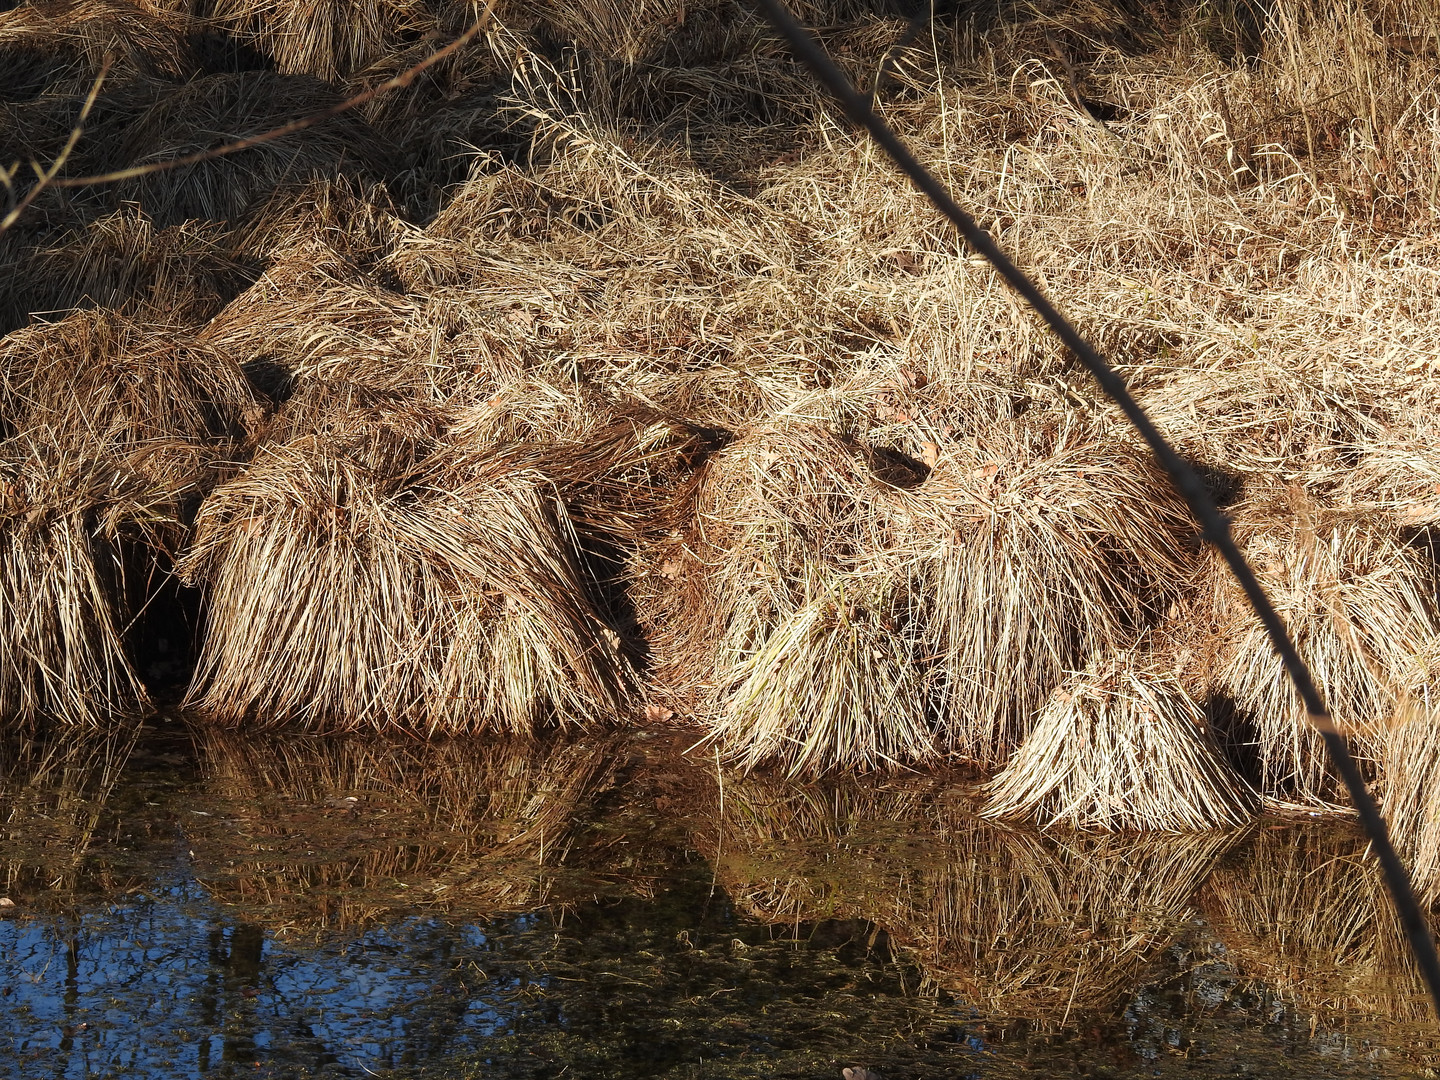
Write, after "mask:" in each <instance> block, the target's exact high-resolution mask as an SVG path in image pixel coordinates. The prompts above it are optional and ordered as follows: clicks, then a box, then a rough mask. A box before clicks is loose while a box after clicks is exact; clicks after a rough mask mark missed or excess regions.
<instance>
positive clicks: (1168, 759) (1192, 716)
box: [986, 653, 1258, 832]
mask: <svg viewBox="0 0 1440 1080" xmlns="http://www.w3.org/2000/svg"><path fill="white" fill-rule="evenodd" d="M1208 727H1209V723H1208V720H1207V718H1206V716H1205V712H1204V710H1203V709H1201V707H1200V705H1199V704H1198V703H1197V702H1196V701H1195V700H1194V699H1193V698H1192V697H1191V696H1190V695H1189V693H1187V692H1186V690H1185V687H1184V686H1183V684H1182V683H1181V681H1180V679H1179V678H1177V677H1176V676H1175V674H1173V673H1172V672H1169V671H1165V670H1163V669H1161V668H1159V667H1158V666H1157V665H1156V663H1155V661H1154V659H1153V658H1145V657H1142V656H1137V655H1135V654H1133V653H1131V654H1123V653H1122V654H1119V655H1111V656H1107V657H1102V658H1100V659H1099V660H1097V661H1096V662H1094V663H1092V664H1091V665H1090V666H1089V667H1087V668H1086V669H1085V671H1083V672H1080V673H1077V674H1076V675H1075V676H1073V677H1072V678H1071V679H1070V680H1069V681H1067V682H1066V683H1065V684H1064V686H1063V687H1062V688H1061V689H1060V690H1057V691H1056V692H1055V695H1054V696H1053V697H1052V698H1051V700H1050V701H1049V703H1048V704H1047V705H1046V706H1045V708H1044V709H1043V710H1041V712H1040V715H1039V717H1038V718H1037V719H1036V721H1035V724H1034V727H1033V728H1032V729H1031V731H1030V734H1029V735H1028V736H1026V738H1025V741H1024V742H1022V743H1021V744H1020V747H1019V749H1018V750H1016V751H1015V754H1014V755H1013V756H1012V757H1011V759H1010V761H1009V763H1008V764H1007V765H1006V766H1005V768H1004V769H1003V770H1002V771H1001V772H1000V773H999V774H998V775H997V776H996V777H995V779H994V780H993V781H992V782H991V783H990V785H989V801H988V803H987V805H986V814H987V815H989V816H994V817H1023V818H1031V819H1034V820H1036V821H1037V822H1038V823H1039V824H1040V825H1042V826H1050V825H1069V826H1074V827H1076V828H1081V829H1086V828H1089V829H1095V828H1098V829H1116V830H1127V829H1128V830H1147V829H1153V830H1160V831H1168V832H1183V831H1188V830H1199V829H1209V828H1224V827H1231V828H1234V827H1237V826H1239V825H1242V824H1244V823H1245V821H1246V820H1247V819H1248V818H1249V817H1250V816H1251V815H1252V814H1253V813H1254V812H1255V810H1256V809H1258V799H1256V798H1255V795H1254V792H1253V791H1251V789H1250V786H1249V785H1248V784H1247V783H1246V782H1245V781H1244V780H1243V779H1241V777H1240V775H1239V773H1237V772H1236V771H1235V770H1234V769H1233V768H1231V767H1230V765H1229V764H1228V763H1227V762H1226V761H1225V760H1224V758H1223V757H1221V756H1220V753H1219V751H1218V749H1217V747H1216V746H1215V743H1214V740H1213V739H1212V738H1211V737H1210V733H1209V730H1208Z"/></svg>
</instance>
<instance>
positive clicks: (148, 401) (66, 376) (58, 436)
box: [0, 312, 256, 725]
mask: <svg viewBox="0 0 1440 1080" xmlns="http://www.w3.org/2000/svg"><path fill="white" fill-rule="evenodd" d="M255 418H256V410H255V404H254V400H253V398H252V397H251V395H250V391H249V388H248V386H247V385H246V384H245V381H244V379H243V377H242V376H241V374H240V372H239V370H238V369H237V368H234V367H233V366H231V365H229V364H227V363H226V362H225V360H224V359H223V358H222V357H220V356H218V355H217V354H215V353H213V352H210V351H208V350H206V349H204V348H201V347H199V346H197V345H195V344H194V343H187V342H185V341H184V340H183V338H181V337H180V336H179V335H178V333H176V332H173V331H172V332H170V333H164V332H156V331H155V330H154V329H153V328H141V327H139V326H137V325H136V324H134V323H133V322H132V321H130V320H128V319H126V318H124V317H123V316H120V315H116V314H114V313H108V312H82V313H77V314H75V315H72V316H71V317H70V318H68V319H65V320H64V321H62V322H59V323H54V324H49V325H40V326H35V327H33V328H31V329H29V330H25V331H17V332H15V333H12V334H10V335H9V336H7V337H6V338H5V339H4V342H3V344H0V520H3V522H4V526H5V527H4V529H3V530H0V549H3V554H4V569H3V573H0V593H3V597H4V608H3V610H4V611H5V612H6V613H7V617H6V618H5V620H4V624H5V625H4V627H3V628H0V655H3V657H4V663H3V666H0V716H4V717H5V718H6V719H7V720H13V719H16V718H19V719H23V720H30V719H34V718H36V717H42V716H45V717H51V718H54V719H58V720H61V721H64V722H67V723H71V724H86V725H99V724H102V723H104V722H105V721H106V720H107V719H108V718H110V717H112V716H124V715H133V714H135V713H137V712H141V711H143V710H144V709H145V708H147V707H148V704H149V697H148V694H147V691H146V689H145V687H144V686H143V684H142V682H141V680H140V678H139V676H138V674H137V673H136V672H135V670H134V668H133V666H132V663H131V660H130V655H129V650H128V648H127V645H126V641H125V635H126V632H127V630H128V628H129V626H130V623H131V622H132V620H133V619H134V618H135V617H136V616H137V615H138V613H139V612H140V611H142V610H143V609H144V607H145V606H146V604H147V603H148V602H149V599H150V598H151V597H152V596H153V595H154V592H155V590H156V589H157V588H159V586H160V583H161V581H162V580H163V577H164V574H163V572H162V571H160V569H159V567H158V566H157V565H156V564H157V563H163V562H166V561H168V558H169V557H170V555H171V554H173V552H174V551H175V550H176V549H177V548H178V546H179V544H180V543H181V540H182V538H183V533H184V527H185V514H186V508H187V505H188V504H189V503H190V502H191V501H192V500H194V499H196V498H198V496H199V495H200V494H201V493H202V492H203V491H204V490H205V489H206V488H207V487H208V486H209V484H210V482H211V481H212V480H213V478H214V475H213V473H212V471H211V469H212V465H213V463H214V462H215V460H216V458H217V457H221V456H223V455H225V454H226V453H227V451H228V450H229V449H230V448H231V446H232V444H233V440H234V439H235V438H236V437H238V435H239V434H240V432H241V430H242V428H243V426H244V425H245V424H246V423H247V422H250V421H253V420H254V419H255Z"/></svg>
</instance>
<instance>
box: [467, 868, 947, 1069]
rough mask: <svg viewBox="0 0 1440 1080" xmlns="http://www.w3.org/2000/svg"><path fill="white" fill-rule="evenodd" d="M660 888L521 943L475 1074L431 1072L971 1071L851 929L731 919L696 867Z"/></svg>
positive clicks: (910, 988) (935, 1021) (904, 971)
mask: <svg viewBox="0 0 1440 1080" xmlns="http://www.w3.org/2000/svg"><path fill="white" fill-rule="evenodd" d="M669 886H670V887H669V888H668V889H667V890H666V891H664V892H663V893H661V894H660V896H659V897H657V898H656V899H655V900H654V901H637V900H628V901H622V902H620V903H616V904H607V905H598V906H593V907H591V906H587V907H584V908H581V909H579V910H578V911H576V912H574V913H572V914H570V915H567V917H566V919H565V921H564V923H563V924H562V925H561V926H560V927H544V928H543V929H542V930H541V931H540V932H537V933H536V934H534V935H533V936H532V941H531V946H532V947H534V948H535V949H536V950H537V952H536V954H535V955H534V959H533V961H532V969H533V971H534V973H535V975H536V976H537V978H536V981H535V982H534V983H532V984H531V985H530V986H529V987H527V989H526V993H528V994H529V995H530V1004H531V1008H530V1009H529V1010H527V1012H526V1013H525V1014H523V1015H522V1016H521V1018H520V1020H519V1021H518V1022H517V1024H516V1026H515V1028H514V1029H513V1030H512V1031H511V1032H510V1033H508V1034H507V1035H506V1036H504V1037H502V1038H498V1039H495V1040H491V1041H490V1042H489V1043H488V1044H487V1046H486V1047H485V1049H484V1052H483V1059H484V1060H483V1063H482V1064H472V1065H469V1066H462V1067H461V1068H459V1069H458V1070H455V1071H454V1072H449V1073H447V1075H452V1076H458V1077H471V1076H474V1077H480V1076H485V1077H505V1078H506V1080H512V1078H513V1080H531V1078H536V1080H538V1078H539V1077H551V1076H557V1075H575V1076H585V1077H596V1078H602V1077H603V1078H608V1077H617V1078H618V1077H642V1076H676V1077H679V1076H684V1077H697V1078H701V1077H722V1076H723V1077H756V1078H759V1077H766V1078H769V1077H815V1076H838V1075H839V1074H840V1069H841V1068H842V1067H843V1066H846V1065H853V1064H856V1063H863V1062H874V1061H877V1060H879V1059H881V1058H882V1057H883V1058H886V1060H887V1063H888V1064H890V1065H892V1066H902V1067H903V1066H905V1065H907V1064H909V1063H919V1062H922V1061H923V1062H925V1063H926V1064H927V1065H929V1066H938V1065H944V1064H948V1065H949V1066H950V1067H951V1068H955V1067H964V1068H966V1069H967V1071H968V1068H969V1067H972V1066H973V1065H974V1064H975V1063H976V1054H975V1052H974V1051H973V1050H972V1049H971V1048H970V1047H969V1046H968V1045H967V1044H966V1043H964V1042H963V1039H960V1040H957V1036H959V1035H962V1034H963V1033H961V1032H959V1031H958V1029H956V1028H955V1027H954V1024H955V1020H956V1018H955V1015H954V1014H953V1013H950V1012H947V1011H946V1010H944V1009H942V1008H941V1007H940V1005H939V1003H938V1002H937V1001H936V1000H934V999H933V998H921V997H917V996H915V989H916V987H917V985H918V981H919V980H918V973H917V972H915V971H914V969H913V968H911V967H910V966H908V965H907V964H904V963H902V962H897V961H896V960H894V959H893V958H892V957H891V956H890V955H889V950H888V949H887V948H886V947H885V946H884V943H883V940H882V941H880V942H879V943H877V944H874V945H872V944H871V943H869V942H868V941H867V930H868V927H866V926H864V925H863V924H854V923H847V922H836V923H827V924H822V925H820V926H818V927H806V928H805V930H804V932H802V933H801V934H799V935H796V936H791V935H787V934H784V933H780V934H777V933H775V932H774V931H773V930H772V929H770V928H768V927H766V926H764V925H763V924H756V923H754V922H751V921H749V920H746V919H744V918H740V917H737V913H736V912H735V911H734V910H733V909H732V908H731V906H730V904H729V903H728V901H727V900H726V899H725V897H724V894H723V893H717V892H715V891H714V889H713V882H712V880H711V877H710V875H709V873H708V871H707V870H705V869H704V868H703V867H701V866H699V865H697V866H696V867H695V869H694V870H693V871H691V872H690V873H688V874H686V875H684V876H683V877H680V878H678V879H674V880H672V881H671V882H670V883H669ZM557 931H558V932H557ZM941 1041H943V1042H945V1043H946V1044H947V1045H946V1047H945V1048H944V1049H929V1048H928V1047H929V1045H930V1044H931V1043H932V1042H934V1043H936V1044H938V1043H939V1042H941ZM567 1069H568V1070H569V1071H568V1072H566V1071H565V1070H567ZM904 1071H905V1072H909V1070H908V1069H907V1070H904ZM887 1075H903V1073H887ZM912 1075H913V1073H912ZM931 1075H952V1073H950V1072H948V1071H947V1072H937V1073H931Z"/></svg>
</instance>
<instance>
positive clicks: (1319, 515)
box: [1215, 493, 1437, 804]
mask: <svg viewBox="0 0 1440 1080" xmlns="http://www.w3.org/2000/svg"><path fill="white" fill-rule="evenodd" d="M1234 514H1235V518H1236V532H1237V535H1238V537H1239V539H1240V541H1241V543H1242V545H1243V548H1244V550H1245V552H1246V554H1247V555H1248V556H1249V558H1250V559H1251V560H1252V562H1253V564H1254V565H1255V566H1256V569H1257V571H1258V573H1259V575H1260V580H1261V582H1262V583H1263V584H1264V585H1265V587H1266V589H1267V591H1268V592H1269V593H1270V597H1271V600H1272V602H1274V604H1275V606H1276V608H1277V610H1278V611H1279V612H1280V614H1281V616H1282V617H1283V618H1284V619H1285V620H1286V622H1287V624H1288V625H1289V628H1290V632H1291V635H1292V636H1293V638H1294V639H1295V642H1296V646H1297V648H1298V649H1299V651H1300V655H1301V657H1302V658H1303V659H1304V660H1305V661H1306V663H1307V664H1309V666H1310V669H1311V672H1312V674H1313V676H1314V678H1315V682H1316V685H1317V686H1318V687H1319V689H1320V692H1321V693H1322V694H1323V695H1324V697H1325V699H1326V701H1327V703H1328V704H1329V706H1330V710H1331V713H1332V715H1333V716H1334V717H1335V720H1336V722H1337V723H1338V724H1339V725H1340V727H1341V729H1342V730H1343V731H1344V732H1346V733H1347V734H1348V735H1349V736H1350V737H1351V738H1352V739H1353V740H1354V745H1355V747H1356V749H1357V750H1359V751H1360V752H1361V754H1362V756H1364V757H1367V758H1370V759H1373V758H1374V757H1375V756H1376V755H1377V754H1378V753H1379V749H1380V745H1381V743H1382V742H1383V737H1382V735H1383V732H1384V730H1385V727H1386V723H1387V720H1388V718H1389V717H1390V716H1391V715H1392V714H1393V713H1394V711H1395V709H1396V707H1397V705H1398V704H1400V703H1401V702H1403V701H1405V700H1408V699H1411V698H1413V697H1414V696H1416V695H1423V693H1424V688H1425V686H1426V685H1427V684H1428V682H1429V680H1430V678H1431V674H1430V673H1431V671H1432V670H1433V665H1434V663H1435V657H1436V645H1437V637H1436V630H1437V627H1436V621H1435V609H1434V602H1435V601H1434V589H1435V576H1434V566H1433V564H1432V562H1431V556H1430V554H1429V552H1428V551H1427V550H1426V549H1425V548H1424V547H1423V546H1422V545H1419V544H1415V543H1410V542H1407V541H1406V539H1405V538H1404V536H1403V534H1402V533H1401V531H1400V529H1399V528H1398V527H1396V525H1394V524H1393V523H1391V522H1387V521H1386V520H1384V519H1383V518H1377V517H1375V516H1373V515H1369V514H1354V513H1347V512H1344V511H1336V510H1329V509H1327V508H1325V507H1323V506H1321V505H1317V504H1316V503H1315V502H1313V501H1311V500H1308V499H1305V498H1304V497H1303V496H1300V495H1298V494H1296V493H1292V498H1291V499H1290V500H1289V501H1288V502H1286V503H1282V504H1280V505H1279V506H1276V505H1275V504H1273V503H1271V504H1269V505H1266V504H1265V503H1263V502H1262V503H1259V504H1256V503H1248V502H1247V503H1246V504H1244V505H1242V506H1239V507H1237V508H1236V509H1235V511H1234ZM1217 583H1218V584H1217V595H1216V600H1215V612H1216V619H1217V642H1218V645H1217V653H1218V655H1217V659H1216V684H1217V686H1218V688H1219V689H1220V690H1221V691H1222V692H1223V693H1224V694H1226V695H1228V697H1229V698H1230V699H1231V700H1232V701H1233V702H1234V704H1235V706H1237V707H1238V709H1239V710H1240V711H1241V713H1242V714H1243V715H1244V716H1245V717H1246V718H1248V720H1249V723H1250V724H1251V725H1253V736H1252V737H1251V741H1252V742H1253V749H1254V753H1255V756H1256V759H1257V763H1258V769H1259V784H1260V787H1261V790H1262V791H1263V792H1265V793H1266V794H1270V795H1274V796H1276V797H1278V798H1281V799H1285V800H1289V801H1292V802H1299V803H1312V804H1324V803H1326V802H1332V801H1339V800H1341V799H1343V798H1344V796H1343V794H1342V791H1341V788H1340V785H1339V782H1338V779H1337V778H1336V777H1334V776H1333V775H1332V774H1331V772H1330V769H1329V765H1328V763H1327V759H1326V755H1325V750H1324V747H1323V745H1322V742H1321V739H1320V736H1319V734H1318V733H1317V732H1315V731H1314V730H1313V728H1312V727H1311V725H1310V723H1309V720H1308V719H1307V718H1306V715H1305V710H1304V706H1303V705H1302V704H1301V702H1300V699H1299V696H1298V694H1297V693H1296V692H1295V689H1294V687H1293V686H1291V684H1290V682H1289V679H1288V677H1287V676H1286V675H1285V673H1284V670H1283V668H1282V667H1281V664H1280V661H1279V659H1278V658H1277V657H1276V655H1275V653H1274V652H1273V650H1270V649H1268V648H1266V646H1265V644H1264V641H1265V637H1264V633H1263V631H1262V629H1261V627H1260V625H1259V622H1258V620H1257V619H1256V617H1255V616H1254V614H1253V613H1252V612H1251V611H1250V609H1249V606H1248V605H1247V604H1246V603H1245V601H1244V599H1243V597H1242V596H1241V595H1240V594H1239V590H1238V587H1237V586H1235V585H1234V584H1233V583H1232V582H1230V581H1228V580H1226V579H1225V578H1223V577H1219V576H1218V575H1217Z"/></svg>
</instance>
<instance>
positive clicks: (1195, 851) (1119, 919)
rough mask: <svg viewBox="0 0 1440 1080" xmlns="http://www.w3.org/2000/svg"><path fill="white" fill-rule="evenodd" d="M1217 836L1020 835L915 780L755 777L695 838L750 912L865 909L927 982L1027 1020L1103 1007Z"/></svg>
mask: <svg viewBox="0 0 1440 1080" xmlns="http://www.w3.org/2000/svg"><path fill="white" fill-rule="evenodd" d="M900 836H903V837H905V838H906V841H907V842H904V843H900V844H896V843H894V842H893V841H894V839H895V838H897V837H900ZM1233 842H1234V836H1233V834H1228V833H1214V832H1212V833H1204V834H1199V835H1189V836H1158V835H1157V836H1141V837H1133V836H1120V835H1108V834H1107V835H1099V836H1096V835H1087V834H1082V833H1071V832H1065V831H1057V832H1055V833H1051V834H1036V833H1032V832H1028V831H1022V830H1013V829H1009V828H1005V827H1002V826H997V825H995V824H992V823H989V822H986V821H984V820H983V819H981V818H979V817H977V816H976V815H975V814H974V813H973V812H972V811H971V810H970V809H968V808H966V807H965V806H963V805H962V804H961V803H959V802H957V801H955V800H953V799H949V800H947V799H946V798H944V797H943V796H938V795H937V794H936V793H935V792H927V791H925V790H924V789H923V788H907V787H905V786H903V785H896V786H895V787H893V788H891V789H888V790H887V789H882V788H878V787H872V786H866V785H857V784H853V783H848V782H836V783H834V784H832V785H828V786H824V787H822V786H821V785H800V784H793V783H785V782H780V781H775V780H766V779H759V778H750V779H746V780H737V781H735V782H733V783H732V784H731V785H729V787H728V789H727V806H726V811H725V818H724V821H723V823H722V826H721V828H720V829H719V830H718V833H717V835H716V836H715V837H713V838H711V840H710V843H711V845H712V847H711V850H712V851H713V852H714V855H715V858H716V860H717V873H718V874H719V876H720V878H721V880H722V881H723V882H724V883H725V885H726V887H727V888H728V889H729V890H730V891H731V893H732V894H733V895H734V896H735V897H736V899H737V902H738V903H740V904H741V905H742V906H743V908H744V909H745V910H747V911H748V912H750V913H751V914H754V915H755V916H757V917H760V918H764V919H767V920H772V921H777V922H792V923H798V922H800V921H804V920H810V919H815V918H824V917H832V918H833V917H839V918H861V919H866V920H870V921H872V922H874V923H875V924H877V925H878V926H881V927H884V928H885V929H886V930H888V931H889V933H890V935H891V937H892V938H893V940H894V941H895V942H896V944H897V945H899V946H900V947H901V948H902V949H903V950H904V951H905V953H906V955H907V956H910V957H912V958H913V959H914V960H915V962H917V963H918V964H919V966H920V968H921V970H922V971H923V972H924V973H925V976H926V980H927V982H929V983H930V984H931V985H932V986H933V987H934V988H935V989H937V990H943V991H946V992H949V993H952V994H955V995H956V996H957V997H958V998H959V999H961V1000H963V1001H965V1002H967V1003H970V1004H972V1005H974V1006H975V1007H976V1008H979V1009H980V1010H981V1011H982V1012H984V1013H986V1014H987V1015H989V1016H992V1017H995V1018H997V1019H999V1018H1014V1019H1024V1020H1028V1021H1030V1022H1032V1023H1033V1024H1035V1025H1038V1026H1040V1027H1042V1028H1058V1027H1062V1026H1064V1025H1066V1024H1067V1023H1074V1022H1079V1021H1080V1020H1082V1019H1085V1018H1093V1017H1105V1016H1109V1015H1111V1014H1113V1013H1114V1012H1116V1011H1117V1010H1118V1009H1119V1008H1120V1007H1121V1006H1122V1005H1123V1003H1124V1001H1125V1000H1126V997H1127V991H1129V990H1130V989H1132V988H1133V987H1134V986H1136V985H1137V983H1139V982H1140V981H1141V980H1142V977H1143V975H1144V972H1145V970H1146V968H1147V967H1148V966H1149V965H1150V964H1151V963H1152V962H1153V961H1154V960H1155V959H1156V957H1157V955H1158V954H1159V952H1160V951H1161V950H1162V949H1163V948H1164V946H1165V945H1166V944H1167V943H1168V942H1170V941H1171V940H1173V939H1174V937H1175V936H1176V934H1177V933H1178V932H1179V931H1180V930H1181V928H1182V927H1183V926H1184V925H1185V924H1186V922H1187V921H1188V920H1189V919H1190V918H1191V916H1192V915H1193V914H1194V909H1193V907H1192V903H1191V898H1192V896H1193V894H1194V892H1195V890H1196V889H1197V887H1198V886H1199V884H1200V883H1201V882H1203V880H1204V879H1205V876H1206V874H1207V873H1208V872H1209V869H1210V867H1211V866H1212V865H1213V864H1214V862H1215V860H1216V859H1217V857H1218V856H1219V855H1220V853H1221V852H1223V851H1224V850H1225V849H1226V848H1227V847H1228V846H1230V845H1231V844H1232V843H1233Z"/></svg>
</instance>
